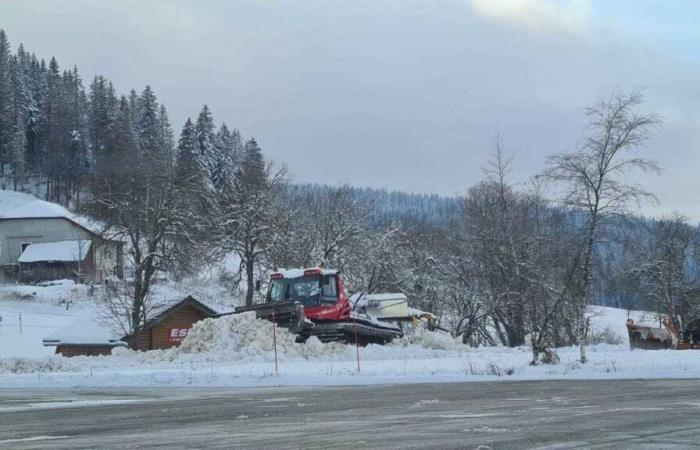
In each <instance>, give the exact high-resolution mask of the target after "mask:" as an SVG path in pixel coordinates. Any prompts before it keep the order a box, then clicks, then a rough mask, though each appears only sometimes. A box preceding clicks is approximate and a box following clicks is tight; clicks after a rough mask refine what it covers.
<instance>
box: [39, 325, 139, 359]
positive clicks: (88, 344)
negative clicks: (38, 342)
mask: <svg viewBox="0 0 700 450" xmlns="http://www.w3.org/2000/svg"><path fill="white" fill-rule="evenodd" d="M43 344H44V346H45V347H56V354H57V355H62V356H78V355H83V356H96V355H109V354H111V353H112V349H113V348H114V347H126V342H123V341H121V340H120V339H118V338H116V337H114V335H113V334H112V332H111V331H110V330H109V329H108V328H106V327H103V326H101V325H100V324H98V323H96V322H94V321H93V320H92V319H91V318H80V319H78V320H76V321H75V322H73V323H71V324H69V325H67V326H65V327H63V328H61V329H59V330H58V331H55V332H54V333H52V334H51V335H49V336H47V337H45V338H44V340H43Z"/></svg>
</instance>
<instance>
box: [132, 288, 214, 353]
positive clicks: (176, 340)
mask: <svg viewBox="0 0 700 450" xmlns="http://www.w3.org/2000/svg"><path fill="white" fill-rule="evenodd" d="M215 315H217V312H216V311H214V310H213V309H211V308H210V307H208V306H207V305H205V304H203V303H202V302H200V301H198V300H196V299H195V298H194V297H192V296H191V295H190V296H187V297H186V298H185V299H183V300H182V301H180V302H178V303H176V304H174V305H172V306H170V307H169V308H168V309H166V310H164V311H163V312H161V313H160V314H158V315H157V316H155V317H153V318H152V319H150V320H149V321H148V322H146V323H145V324H144V325H143V326H142V327H141V328H139V330H138V331H137V332H136V333H134V334H133V335H131V336H125V337H124V338H123V339H124V340H126V341H128V342H130V343H133V344H134V347H133V348H135V349H136V350H159V349H166V348H171V347H176V346H178V345H180V342H182V340H183V339H184V338H185V337H186V336H187V332H188V331H189V329H190V328H192V325H194V323H195V322H198V321H200V320H202V319H206V318H208V317H212V316H215Z"/></svg>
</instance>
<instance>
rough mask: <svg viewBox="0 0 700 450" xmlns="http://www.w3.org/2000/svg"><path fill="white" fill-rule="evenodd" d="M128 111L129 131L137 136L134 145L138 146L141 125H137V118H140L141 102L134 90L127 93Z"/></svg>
mask: <svg viewBox="0 0 700 450" xmlns="http://www.w3.org/2000/svg"><path fill="white" fill-rule="evenodd" d="M129 109H130V111H131V129H132V130H133V131H134V133H135V134H136V136H137V139H136V145H139V143H140V142H139V139H138V136H140V135H141V126H140V125H141V124H140V123H139V118H140V117H141V101H140V99H139V95H138V94H137V93H136V90H134V89H132V90H130V91H129ZM140 153H141V148H140V147H139V154H140Z"/></svg>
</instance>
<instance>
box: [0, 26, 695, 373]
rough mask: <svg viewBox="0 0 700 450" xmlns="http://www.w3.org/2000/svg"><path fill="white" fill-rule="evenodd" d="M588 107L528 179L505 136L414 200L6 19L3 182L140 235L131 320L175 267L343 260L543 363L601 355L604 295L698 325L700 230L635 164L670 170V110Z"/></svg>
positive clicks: (0, 88) (236, 294)
mask: <svg viewBox="0 0 700 450" xmlns="http://www.w3.org/2000/svg"><path fill="white" fill-rule="evenodd" d="M586 118H587V121H588V126H587V128H586V130H587V131H586V135H585V139H584V140H583V141H582V142H581V143H579V144H577V145H575V146H574V147H573V149H572V150H569V151H565V152H560V153H557V154H553V155H551V156H550V158H549V159H548V160H547V163H546V165H545V167H543V168H542V170H541V171H540V173H539V174H538V175H537V176H535V177H533V178H532V179H531V180H530V182H529V183H526V184H517V185H516V184H514V183H512V182H511V181H510V177H509V174H510V173H511V171H512V170H513V167H514V164H515V163H516V161H514V159H513V158H512V157H511V156H509V153H508V151H507V150H506V149H505V146H504V143H503V140H502V139H501V138H500V137H499V138H497V139H496V140H495V143H494V149H493V156H492V158H491V160H490V161H488V162H487V166H486V168H485V171H484V176H483V179H482V180H480V181H478V182H477V183H475V184H473V185H472V186H471V187H470V188H469V189H468V190H467V191H466V193H465V194H464V195H463V196H460V197H459V198H454V199H448V200H440V201H437V200H436V199H434V198H433V199H430V198H419V199H418V200H416V198H415V197H414V200H413V201H414V203H411V201H407V200H405V198H403V197H401V196H400V195H398V194H397V195H393V194H391V195H390V194H387V193H384V194H382V193H381V192H380V193H376V192H369V191H367V190H361V189H357V188H353V187H350V186H338V187H330V186H314V185H295V184H292V183H291V180H290V179H289V177H288V175H287V172H286V170H285V168H284V167H281V166H278V165H275V164H274V163H273V162H271V161H269V160H268V159H267V158H266V157H265V155H264V154H263V151H262V149H261V147H260V146H259V145H258V142H257V141H256V140H255V139H254V138H248V139H246V138H244V137H243V136H242V134H241V133H240V132H239V131H238V130H237V129H235V128H230V127H229V126H228V125H227V124H226V123H221V124H218V125H217V123H216V121H215V120H214V117H213V114H212V112H211V111H210V110H209V108H208V107H207V106H206V105H205V106H203V107H202V108H201V110H200V111H199V113H198V114H196V115H194V116H193V117H192V118H191V119H188V120H187V121H186V122H185V124H184V125H183V126H182V128H181V129H180V130H179V133H177V137H176V133H175V132H174V130H173V128H172V126H171V124H170V122H169V120H168V115H167V110H166V108H165V107H164V106H163V105H162V103H160V102H159V101H158V99H157V97H156V95H155V93H154V92H153V90H152V89H151V88H150V87H149V86H146V87H145V88H144V89H143V90H142V91H141V92H140V93H137V92H136V91H134V90H132V91H131V92H130V93H129V94H128V95H119V94H118V93H116V92H115V89H114V87H113V86H112V84H111V83H110V82H109V80H107V79H106V78H105V77H103V76H99V75H98V76H95V77H94V78H93V79H92V81H91V83H90V85H89V87H88V89H87V91H86V90H85V89H84V88H83V86H82V81H81V78H80V76H79V74H78V70H77V68H72V69H71V70H63V71H61V70H60V69H59V65H58V62H57V61H56V60H55V59H54V58H52V59H51V60H50V62H49V63H48V64H46V63H45V62H44V61H43V60H39V59H37V57H36V56H35V55H33V54H29V53H28V52H26V51H25V50H24V49H23V47H22V46H21V45H20V46H19V47H18V48H17V51H16V52H14V53H12V52H11V50H10V46H9V43H8V41H7V37H6V36H5V33H4V32H2V31H0V169H1V173H2V175H3V183H6V184H5V185H4V187H5V188H11V189H15V190H25V191H29V192H33V193H38V192H41V193H42V194H43V195H44V196H45V198H46V199H47V200H50V201H55V202H59V203H63V204H65V205H69V206H70V207H72V208H75V209H80V210H82V211H85V212H87V213H89V214H91V215H93V216H95V217H97V218H99V219H100V220H102V221H103V222H104V223H105V224H106V225H107V227H106V228H105V229H106V230H107V229H108V230H109V232H110V233H112V234H113V235H114V236H118V237H119V238H120V239H123V240H124V241H125V242H126V243H127V249H128V256H129V258H128V259H129V267H130V269H131V270H130V274H129V283H128V284H126V285H124V287H123V288H122V291H121V292H118V293H115V296H114V298H115V299H116V300H118V301H116V302H112V303H111V305H112V306H111V307H112V308H113V310H114V312H115V314H116V315H118V316H119V317H120V318H122V323H124V324H126V325H125V328H128V330H133V329H137V328H138V327H139V326H140V325H141V324H143V323H144V322H145V320H147V318H148V317H149V313H150V308H152V304H151V300H150V296H149V294H150V292H151V291H152V286H153V284H154V282H155V281H156V279H157V278H158V277H159V276H161V275H164V274H165V275H167V276H170V277H175V278H186V277H188V276H191V275H192V274H194V273H197V272H198V271H199V270H200V269H201V268H202V267H204V266H207V265H216V263H217V262H219V261H223V260H233V261H234V262H235V266H234V270H233V273H232V274H229V276H226V277H225V279H226V283H227V285H228V287H229V289H230V290H229V292H230V295H231V300H232V301H236V302H241V303H246V304H252V303H253V302H254V300H255V287H256V284H257V282H258V280H262V282H263V284H264V283H265V280H266V279H267V276H268V275H269V273H270V272H272V271H274V270H277V269H279V268H288V267H300V266H315V265H322V266H326V267H333V268H337V269H340V270H341V271H342V272H343V273H344V276H345V278H346V280H347V283H348V286H349V288H350V289H351V290H353V291H365V292H382V291H401V292H404V293H406V294H407V295H408V297H409V299H410V300H411V303H412V304H413V305H414V306H416V307H419V308H421V309H424V310H427V311H430V312H433V313H435V314H436V315H438V316H441V317H443V325H444V326H446V327H448V328H449V329H450V330H451V332H452V333H453V334H454V335H456V336H459V337H461V339H462V340H463V341H464V342H465V343H469V344H471V345H507V346H520V345H525V344H529V345H530V347H531V348H532V352H533V363H539V362H549V361H553V360H556V353H555V352H554V351H552V348H554V347H559V346H564V345H573V344H578V345H580V348H581V361H582V362H585V360H586V353H585V348H586V347H585V344H586V342H588V341H591V340H595V336H592V334H591V329H590V326H589V317H588V314H587V307H588V305H590V304H591V303H596V302H597V301H599V300H600V299H601V298H608V299H609V298H616V299H618V300H619V304H620V305H625V306H635V307H639V308H646V309H650V310H653V311H657V312H659V313H663V314H666V315H668V316H669V317H670V318H671V320H672V321H673V323H674V325H675V326H676V327H678V328H681V327H682V326H683V323H687V321H689V320H691V319H694V318H697V317H698V313H699V311H698V305H699V302H698V294H699V293H700V291H699V290H698V287H699V284H698V281H699V280H700V278H698V267H700V264H698V263H699V261H698V255H699V253H698V251H697V249H698V242H699V241H698V230H697V227H695V226H692V225H690V224H689V223H688V220H687V219H685V218H684V217H683V216H681V215H674V216H672V217H669V218H664V219H660V220H650V219H641V218H635V217H632V216H631V215H630V213H631V212H633V208H634V206H635V205H636V204H638V203H639V202H641V201H644V200H649V199H653V195H652V194H651V193H649V192H646V191H645V190H644V189H643V188H641V187H640V186H639V185H637V184H633V183H629V182H627V181H626V180H627V179H628V178H629V175H631V174H653V173H656V172H658V170H659V168H658V166H657V164H656V163H655V162H654V161H650V160H645V159H643V158H641V157H639V155H638V149H639V148H640V147H642V146H643V145H644V143H645V141H646V139H647V138H648V136H649V134H650V133H652V132H653V131H654V130H655V128H656V127H658V126H659V123H660V121H659V119H658V118H657V117H656V116H655V115H653V114H649V113H647V112H644V110H643V102H642V98H641V96H640V95H638V94H637V93H622V92H614V93H612V94H610V95H607V96H603V97H601V99H600V100H599V101H597V102H596V103H594V104H593V105H592V106H591V107H590V108H589V109H588V110H587V111H586ZM465 184H466V183H465ZM392 202H393V203H392ZM416 204H418V205H419V206H418V207H416V206H415V205H416ZM387 205H388V206H387ZM396 205H398V207H396ZM392 207H394V209H393V210H391V208H392ZM412 208H417V209H415V210H413V209H412Z"/></svg>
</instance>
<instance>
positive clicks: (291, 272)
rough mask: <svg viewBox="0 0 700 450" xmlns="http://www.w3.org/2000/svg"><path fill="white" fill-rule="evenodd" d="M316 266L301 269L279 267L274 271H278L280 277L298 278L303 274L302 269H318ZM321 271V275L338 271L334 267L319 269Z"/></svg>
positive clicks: (333, 273)
mask: <svg viewBox="0 0 700 450" xmlns="http://www.w3.org/2000/svg"><path fill="white" fill-rule="evenodd" d="M318 269H319V268H318V267H306V268H303V269H280V270H278V271H277V272H275V273H279V274H281V275H282V278H299V277H303V276H304V271H306V270H318ZM321 273H322V274H323V275H335V274H336V273H338V271H337V270H334V269H321Z"/></svg>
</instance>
